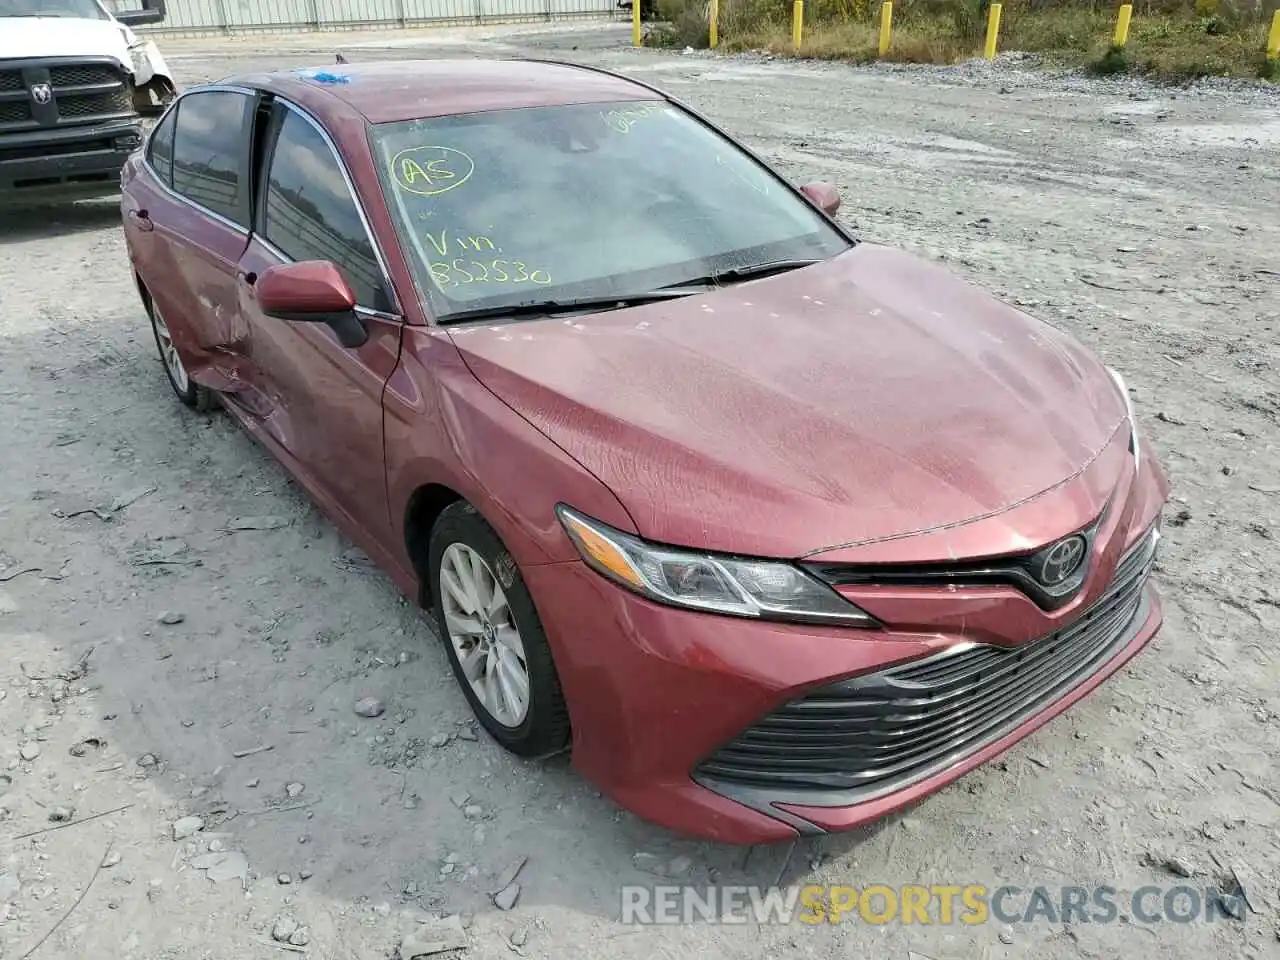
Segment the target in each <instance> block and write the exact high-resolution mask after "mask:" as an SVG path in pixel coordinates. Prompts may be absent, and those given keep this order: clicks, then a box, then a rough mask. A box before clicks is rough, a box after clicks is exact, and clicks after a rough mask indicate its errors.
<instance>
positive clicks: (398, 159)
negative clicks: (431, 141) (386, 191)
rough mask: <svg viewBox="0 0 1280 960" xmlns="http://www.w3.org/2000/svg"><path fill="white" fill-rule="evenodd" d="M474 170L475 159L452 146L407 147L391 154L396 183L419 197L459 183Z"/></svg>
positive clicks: (453, 186) (436, 192) (446, 190)
mask: <svg viewBox="0 0 1280 960" xmlns="http://www.w3.org/2000/svg"><path fill="white" fill-rule="evenodd" d="M475 170H476V163H475V161H474V160H472V159H471V157H470V156H469V155H468V154H465V153H463V152H462V151H461V150H455V149H454V148H453V147H437V146H423V147H409V148H408V149H406V150H401V151H400V152H399V153H397V154H396V155H395V156H394V157H392V158H391V175H392V176H393V177H394V178H395V181H396V185H397V186H398V187H400V189H402V190H406V191H408V192H409V193H414V194H417V195H418V196H420V197H434V196H438V195H439V194H442V193H447V192H448V191H450V190H453V189H454V188H455V187H460V186H462V185H463V184H464V183H466V182H467V181H468V180H470V179H471V174H473V173H475Z"/></svg>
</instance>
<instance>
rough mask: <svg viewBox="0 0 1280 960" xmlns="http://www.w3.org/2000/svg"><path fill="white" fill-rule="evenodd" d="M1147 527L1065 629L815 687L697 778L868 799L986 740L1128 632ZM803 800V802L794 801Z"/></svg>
mask: <svg viewBox="0 0 1280 960" xmlns="http://www.w3.org/2000/svg"><path fill="white" fill-rule="evenodd" d="M1158 539H1159V532H1158V530H1157V529H1156V528H1155V527H1152V528H1151V529H1150V530H1149V531H1148V532H1147V533H1146V534H1145V535H1144V536H1143V537H1142V539H1141V540H1139V541H1138V543H1137V544H1135V545H1134V546H1133V547H1132V548H1130V550H1129V551H1128V552H1127V553H1126V554H1125V555H1124V557H1122V558H1121V560H1120V563H1119V564H1118V565H1117V568H1116V572H1115V575H1114V577H1113V578H1112V581H1111V583H1110V585H1109V586H1108V587H1107V590H1106V592H1105V593H1103V595H1102V596H1101V597H1099V598H1098V600H1097V601H1096V602H1095V603H1094V604H1093V605H1092V606H1091V607H1089V609H1088V610H1086V611H1085V612H1084V613H1082V614H1081V615H1080V616H1079V617H1077V618H1076V619H1075V620H1074V621H1072V622H1071V623H1070V624H1068V625H1067V626H1065V627H1063V628H1062V629H1061V630H1058V631H1057V632H1055V633H1052V634H1049V635H1048V636H1046V637H1042V638H1040V639H1039V640H1035V641H1032V642H1031V643H1027V644H1024V645H1022V646H1019V647H1011V648H1010V647H995V646H990V645H987V644H980V645H975V646H971V647H963V648H961V649H959V650H958V651H957V652H953V653H943V654H939V655H936V656H933V657H929V658H927V659H924V660H917V661H912V662H910V663H907V664H904V665H902V666H898V667H891V668H889V669H887V670H882V671H880V672H878V673H874V674H868V675H864V676H859V677H853V678H850V679H848V680H843V681H840V682H838V683H834V684H831V685H829V686H827V687H824V688H822V689H820V690H816V691H813V692H811V693H809V694H808V695H806V696H804V697H802V698H801V699H798V700H795V701H792V702H791V703H788V704H786V705H785V706H783V707H781V708H780V709H778V710H776V711H775V712H773V713H772V714H770V715H768V716H766V717H764V718H763V719H761V720H759V721H758V722H757V723H755V724H754V725H752V726H751V727H750V728H748V729H747V730H745V731H743V732H742V733H741V734H740V735H739V736H738V737H737V738H736V739H734V740H733V741H732V742H730V743H728V744H726V745H725V746H724V747H722V748H720V750H718V751H717V752H716V753H715V754H714V755H713V756H711V757H710V758H708V759H707V760H705V761H703V762H702V763H701V764H700V765H699V766H698V768H697V769H696V770H695V771H694V775H695V777H696V778H698V779H699V780H703V781H710V783H708V786H710V787H711V788H712V789H715V786H716V784H718V783H719V784H734V785H740V786H744V787H748V788H765V789H767V790H770V791H778V792H784V793H785V792H788V791H794V792H806V791H807V792H815V791H817V792H832V791H839V792H840V793H841V798H840V799H841V802H842V803H853V802H859V801H862V800H867V799H871V798H873V797H875V796H879V795H882V794H885V793H890V792H893V791H894V790H898V789H901V788H902V787H905V786H907V785H909V784H911V783H913V782H916V781H918V780H921V779H924V778H925V777H927V776H929V775H931V774H932V773H934V772H936V771H938V770H940V769H943V768H945V767H946V766H949V765H950V764H952V763H954V762H956V761H957V760H959V759H962V758H963V757H964V756H966V755H968V754H970V753H973V752H974V751H976V750H978V749H980V748H981V747H982V746H984V745H986V744H987V743H991V742H994V741H995V740H997V739H999V738H1000V737H1001V736H1003V735H1005V734H1006V733H1008V732H1009V731H1010V730H1012V729H1014V728H1015V727H1017V726H1018V724H1020V723H1021V722H1023V721H1024V720H1026V719H1027V718H1028V717H1030V716H1031V715H1033V714H1035V713H1037V712H1038V711H1039V710H1040V709H1042V708H1043V707H1045V706H1047V705H1048V704H1050V703H1052V702H1053V701H1054V700H1056V699H1058V698H1059V697H1060V696H1062V695H1063V694H1065V693H1066V692H1067V691H1069V690H1070V689H1071V688H1072V687H1074V686H1076V685H1077V684H1078V683H1079V682H1081V681H1082V680H1084V679H1085V678H1086V677H1088V676H1090V675H1091V674H1093V673H1094V672H1095V671H1096V670H1097V669H1098V668H1100V667H1101V666H1102V665H1103V664H1104V663H1105V662H1106V661H1107V660H1109V659H1110V658H1111V657H1112V656H1113V655H1115V654H1116V653H1117V652H1118V651H1119V649H1120V648H1121V647H1123V646H1124V645H1125V644H1126V643H1127V642H1128V640H1129V639H1130V637H1131V634H1130V631H1129V629H1128V628H1129V626H1130V624H1131V623H1132V622H1133V620H1134V618H1135V617H1136V615H1137V613H1138V611H1139V610H1140V609H1141V607H1142V601H1143V593H1144V587H1145V585H1146V582H1147V579H1148V577H1149V575H1150V572H1151V568H1152V566H1153V565H1154V563H1155V553H1156V543H1157V541H1158ZM801 802H802V801H801Z"/></svg>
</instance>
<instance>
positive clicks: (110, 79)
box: [49, 63, 120, 87]
mask: <svg viewBox="0 0 1280 960" xmlns="http://www.w3.org/2000/svg"><path fill="white" fill-rule="evenodd" d="M49 80H50V82H51V83H52V84H53V85H54V86H55V87H91V86H93V85H95V84H116V83H119V82H120V74H119V72H117V71H116V70H114V69H112V68H111V67H110V66H108V65H107V64H105V63H73V64H70V65H68V66H63V67H50V68H49Z"/></svg>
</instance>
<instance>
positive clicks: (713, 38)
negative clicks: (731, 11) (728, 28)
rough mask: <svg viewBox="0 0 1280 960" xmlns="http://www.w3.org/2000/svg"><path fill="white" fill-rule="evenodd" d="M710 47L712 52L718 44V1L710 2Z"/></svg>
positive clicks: (712, 0)
mask: <svg viewBox="0 0 1280 960" xmlns="http://www.w3.org/2000/svg"><path fill="white" fill-rule="evenodd" d="M708 36H709V38H710V44H709V45H710V47H711V49H712V50H714V49H715V48H716V47H717V46H719V44H720V0H711V32H710V34H709V35H708Z"/></svg>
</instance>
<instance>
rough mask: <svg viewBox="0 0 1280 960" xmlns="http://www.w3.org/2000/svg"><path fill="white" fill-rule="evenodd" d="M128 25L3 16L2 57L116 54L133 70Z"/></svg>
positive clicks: (107, 55)
mask: <svg viewBox="0 0 1280 960" xmlns="http://www.w3.org/2000/svg"><path fill="white" fill-rule="evenodd" d="M126 30H128V28H127V27H125V26H124V25H122V24H119V23H116V22H115V21H114V20H85V19H79V18H75V17H0V60H3V59H8V58H15V59H16V58H27V57H113V58H115V59H116V60H119V61H120V63H122V64H123V65H124V67H125V69H126V70H129V71H132V70H133V65H132V63H133V62H132V60H131V58H130V56H129V43H130V41H131V40H132V36H131V35H129V34H126V32H125V31H126Z"/></svg>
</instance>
